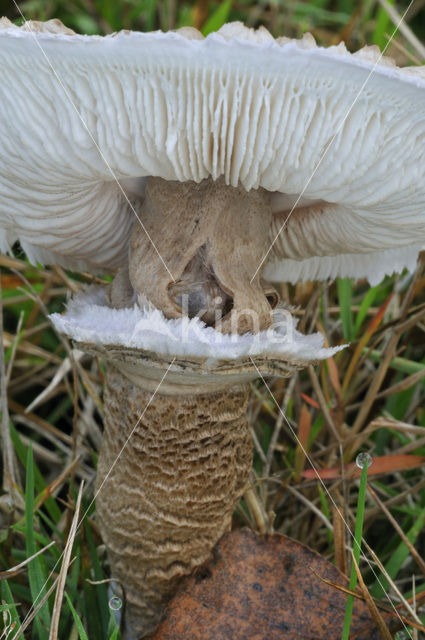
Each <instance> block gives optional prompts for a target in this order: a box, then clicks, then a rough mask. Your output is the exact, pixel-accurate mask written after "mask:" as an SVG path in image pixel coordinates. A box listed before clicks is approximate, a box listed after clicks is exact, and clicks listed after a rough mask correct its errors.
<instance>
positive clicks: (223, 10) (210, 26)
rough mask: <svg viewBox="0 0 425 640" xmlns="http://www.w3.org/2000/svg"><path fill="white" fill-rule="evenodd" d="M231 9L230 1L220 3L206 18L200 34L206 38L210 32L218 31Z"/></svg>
mask: <svg viewBox="0 0 425 640" xmlns="http://www.w3.org/2000/svg"><path fill="white" fill-rule="evenodd" d="M231 8H232V0H225V2H220V4H219V6H218V9H216V10H215V11H214V13H213V14H211V16H210V17H209V18H208V20H207V21H206V23H205V24H204V26H203V27H202V33H203V35H204V36H207V35H208V34H209V33H211V32H212V31H218V29H220V27H222V26H223V24H224V23H225V22H227V19H228V17H229V13H230V9H231Z"/></svg>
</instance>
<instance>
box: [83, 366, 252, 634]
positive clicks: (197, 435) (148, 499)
mask: <svg viewBox="0 0 425 640" xmlns="http://www.w3.org/2000/svg"><path fill="white" fill-rule="evenodd" d="M247 402H248V387H247V385H237V386H233V387H230V388H227V389H226V390H222V391H219V392H210V393H203V394H199V395H193V394H192V395H162V394H159V393H158V394H156V395H155V396H154V397H153V398H152V393H147V392H145V391H143V390H142V389H141V387H140V386H138V385H137V384H135V383H134V382H132V381H130V380H129V379H128V378H127V377H126V376H125V375H123V373H121V372H120V371H119V370H118V369H117V368H115V367H114V366H112V365H111V364H110V363H108V369H107V375H106V388H105V436H104V441H103V446H102V450H101V453H100V456H99V463H98V475H97V486H98V487H100V486H101V485H102V483H104V486H103V487H102V491H100V492H99V495H98V497H97V500H96V504H97V518H98V521H99V524H100V527H101V530H102V536H103V539H104V542H105V544H106V545H107V548H108V554H109V560H110V564H111V575H112V577H113V578H115V579H117V580H119V581H120V582H121V584H122V585H123V587H124V590H125V595H126V622H127V630H128V632H127V638H139V637H143V636H144V635H146V634H147V633H148V632H150V631H151V630H152V629H153V628H154V627H155V626H156V624H157V623H158V622H159V619H160V615H161V611H162V607H163V605H164V603H165V602H166V600H167V599H168V598H169V597H171V595H172V594H173V592H174V590H175V588H176V585H177V583H178V581H179V579H180V578H181V577H182V576H184V575H187V574H189V573H190V572H191V571H192V570H193V569H194V568H195V567H197V566H198V565H200V564H202V563H203V562H204V561H205V560H207V558H208V557H209V556H210V553H211V550H212V548H213V547H214V545H215V544H216V542H217V541H218V540H219V538H221V536H222V535H223V534H224V533H225V532H227V531H229V530H230V527H231V519H232V513H233V511H234V509H235V507H236V504H237V502H238V500H239V499H240V497H241V496H242V494H243V492H244V489H245V487H246V485H247V482H248V479H249V474H250V470H251V464H252V446H251V438H250V435H249V430H248V425H247V418H246V408H247ZM133 429H134V432H133V433H131V432H132V431H133ZM130 434H131V437H130V438H129V436H130ZM128 438H129V440H128V442H127V443H126V441H127V439H128ZM125 443H126V444H125ZM124 444H125V449H124V452H123V455H121V456H119V454H120V452H121V450H122V448H123V446H124ZM117 456H119V457H118V459H117V461H116V463H115V464H114V461H115V460H116V458H117Z"/></svg>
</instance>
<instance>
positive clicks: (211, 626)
mask: <svg viewBox="0 0 425 640" xmlns="http://www.w3.org/2000/svg"><path fill="white" fill-rule="evenodd" d="M313 571H315V572H316V573H317V574H318V575H320V576H321V577H326V578H327V579H328V580H330V581H332V582H334V583H335V584H342V585H344V586H347V584H348V581H347V578H345V577H344V575H343V574H342V573H341V572H340V571H339V570H338V569H337V568H336V567H334V566H333V565H332V564H331V563H330V562H328V561H327V560H325V559H324V558H322V557H321V556H320V555H319V554H317V553H316V552H314V551H312V550H311V549H309V548H308V547H306V546H304V545H302V544H301V543H299V542H296V541H294V540H291V539H290V538H285V537H283V536H281V535H268V536H260V535H258V534H256V533H254V532H253V531H250V530H248V529H242V530H239V531H234V532H232V533H229V534H227V535H226V536H224V537H223V538H222V540H221V542H220V543H219V544H218V545H217V547H216V548H215V549H214V555H213V559H212V561H211V562H210V563H209V564H207V565H204V566H203V567H201V568H200V569H198V570H197V571H196V572H195V574H194V575H192V576H190V577H189V578H187V579H186V580H185V581H184V582H183V583H182V585H181V587H180V589H179V591H178V593H177V595H176V596H175V597H174V599H173V600H172V601H171V603H170V604H169V605H168V608H167V610H166V612H165V614H164V616H163V619H162V622H161V624H160V626H159V627H158V629H157V631H156V633H155V634H154V635H152V636H151V638H152V640H187V639H188V638H190V639H191V640H229V639H230V638H231V639H232V640H242V639H244V640H245V639H249V640H321V639H323V640H337V639H338V640H339V638H341V632H342V627H343V621H344V613H345V603H346V599H347V596H346V594H344V593H342V592H341V591H339V590H337V589H335V588H334V587H332V586H331V585H329V584H326V583H324V582H323V580H321V579H320V578H319V577H318V575H315V573H314V572H313ZM383 617H384V618H385V619H386V620H388V616H387V614H384V616H383ZM350 638H356V640H379V633H378V631H377V629H376V626H375V624H374V622H373V620H372V618H371V616H370V614H369V611H368V608H367V606H366V604H365V603H364V602H362V601H361V600H356V601H355V603H354V609H353V618H352V624H351V635H350Z"/></svg>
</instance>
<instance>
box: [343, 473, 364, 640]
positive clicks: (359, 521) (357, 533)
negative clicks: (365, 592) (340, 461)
mask: <svg viewBox="0 0 425 640" xmlns="http://www.w3.org/2000/svg"><path fill="white" fill-rule="evenodd" d="M367 470H368V465H367V464H365V466H364V467H363V470H362V475H361V477H360V487H359V496H358V498H357V513H356V526H355V529H354V541H353V555H354V558H355V560H356V563H357V564H359V559H360V551H361V544H362V532H363V521H364V512H365V503H366V486H367ZM356 585H357V573H356V570H355V568H354V563H353V564H352V566H351V575H350V589H351V591H354V589H355V588H356ZM353 604H354V598H353V596H348V598H347V605H346V608H345V618H344V627H343V631H342V640H348V639H349V636H350V626H351V617H352V615H353Z"/></svg>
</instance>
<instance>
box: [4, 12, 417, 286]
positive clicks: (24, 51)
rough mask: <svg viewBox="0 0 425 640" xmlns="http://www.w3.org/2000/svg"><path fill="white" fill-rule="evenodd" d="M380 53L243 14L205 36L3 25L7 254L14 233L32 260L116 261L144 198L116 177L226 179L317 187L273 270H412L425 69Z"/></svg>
mask: <svg viewBox="0 0 425 640" xmlns="http://www.w3.org/2000/svg"><path fill="white" fill-rule="evenodd" d="M46 25H47V26H46ZM195 35H196V33H195ZM377 60H378V53H377V52H376V50H375V49H374V48H366V49H365V50H362V51H361V52H358V53H357V54H349V53H348V52H347V51H346V49H345V47H344V46H343V45H339V46H338V47H330V48H328V49H324V48H321V47H317V46H316V45H315V43H314V41H313V40H312V38H311V36H306V37H304V38H303V39H301V40H299V41H294V40H288V39H285V38H282V39H278V40H274V39H273V38H272V36H271V35H270V34H269V33H268V32H267V31H266V30H265V29H260V30H258V31H257V32H254V31H252V30H249V29H246V28H245V27H243V26H242V25H240V24H238V23H236V24H230V25H225V26H224V27H223V28H222V29H221V30H220V31H219V32H218V33H215V34H211V35H210V36H208V37H207V38H205V39H201V38H199V37H196V38H195V37H194V34H193V32H192V31H190V32H188V31H187V30H185V32H184V35H181V34H179V33H171V32H170V33H165V34H164V33H161V32H155V33H148V34H143V33H136V32H121V33H119V34H116V35H112V36H106V37H100V36H79V35H73V34H72V32H70V31H69V30H64V28H62V27H61V26H60V23H58V22H57V21H55V22H54V23H52V22H50V23H46V24H45V25H40V24H37V23H33V24H32V25H28V24H27V26H26V27H25V28H17V27H14V26H13V25H11V23H10V22H8V21H6V20H3V21H0V131H1V134H0V250H3V251H7V250H8V248H9V247H10V245H11V244H12V243H13V242H14V241H15V240H17V239H19V240H20V242H21V244H22V247H23V248H24V250H25V251H26V252H27V254H28V256H29V257H30V259H32V260H39V261H42V262H58V263H60V264H63V265H65V266H70V267H73V268H86V269H92V270H94V271H101V270H102V269H103V270H113V269H115V268H117V267H118V266H119V265H120V264H121V263H122V262H123V261H124V260H125V258H126V255H127V246H128V238H129V233H130V230H131V225H132V223H133V220H134V213H133V211H132V207H131V205H133V206H134V207H135V209H136V211H137V210H138V208H139V206H140V199H139V197H138V196H137V195H135V194H133V195H132V196H131V204H130V202H129V201H128V200H126V198H125V197H124V194H123V191H122V190H121V188H120V186H119V184H118V183H117V181H116V179H117V180H119V181H121V180H123V181H126V180H127V179H133V178H141V177H145V176H149V175H154V176H161V177H162V178H165V179H169V180H180V181H186V180H195V181H200V180H202V179H204V178H207V177H209V176H212V177H213V178H214V179H216V178H218V177H219V176H224V177H225V180H226V182H227V183H228V184H231V185H233V186H236V185H237V184H238V183H241V184H242V185H243V186H244V187H245V188H246V189H255V188H258V187H264V188H265V189H267V190H269V191H272V192H279V193H283V194H289V196H291V198H292V202H294V201H296V199H297V196H298V194H300V193H301V192H302V193H303V197H304V198H307V200H303V203H304V204H303V205H302V207H303V208H302V209H301V208H300V207H301V202H300V203H299V205H300V206H299V207H298V209H296V210H295V211H294V212H293V213H292V215H291V216H290V218H289V220H288V223H287V225H285V228H284V229H283V231H282V233H281V234H280V235H279V238H278V240H277V241H276V243H275V245H274V249H273V252H272V253H271V254H270V262H269V264H268V266H267V270H266V273H265V275H266V277H269V278H271V279H274V280H276V279H279V280H297V279H299V278H304V279H307V278H313V277H319V278H326V277H329V276H332V277H333V276H336V275H344V276H350V275H352V276H355V277H361V276H367V277H369V278H370V279H371V280H376V279H377V278H378V279H379V278H380V277H382V275H384V274H385V273H389V272H391V271H393V270H394V269H401V268H403V267H404V266H409V267H410V268H412V266H413V264H414V261H415V259H416V256H417V253H418V251H419V249H420V248H421V246H422V245H423V244H425V72H424V69H423V68H407V69H399V68H397V67H395V66H393V65H392V64H391V62H390V61H388V60H387V59H381V60H380V61H379V63H378V64H377ZM324 152H326V153H324ZM279 193H276V196H274V197H275V200H276V204H275V210H276V212H279V211H280V212H282V211H283V212H285V211H287V212H288V213H289V211H290V206H288V205H287V204H284V202H283V201H282V199H280V197H279ZM291 198H289V200H291ZM284 200H285V199H284ZM305 203H307V204H305ZM283 215H284V214H283ZM281 220H282V216H279V218H277V219H276V225H275V226H274V228H273V230H271V236H272V237H273V231H277V230H279V228H280V221H281ZM377 274H378V275H377Z"/></svg>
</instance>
